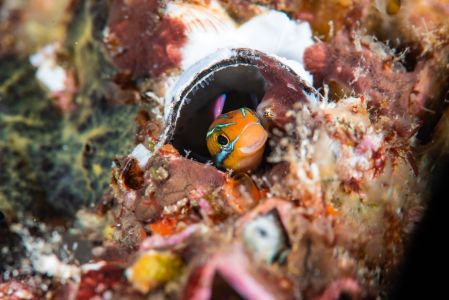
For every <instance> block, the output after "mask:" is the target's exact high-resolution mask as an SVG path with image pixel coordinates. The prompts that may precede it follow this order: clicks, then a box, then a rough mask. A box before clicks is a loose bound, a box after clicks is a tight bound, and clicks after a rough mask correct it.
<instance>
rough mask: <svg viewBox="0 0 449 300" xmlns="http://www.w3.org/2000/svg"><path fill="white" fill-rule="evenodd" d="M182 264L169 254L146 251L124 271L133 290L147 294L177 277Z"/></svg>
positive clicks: (175, 256) (173, 255)
mask: <svg viewBox="0 0 449 300" xmlns="http://www.w3.org/2000/svg"><path fill="white" fill-rule="evenodd" d="M183 267H184V263H183V262H182V260H181V259H180V258H179V257H178V256H177V255H175V254H173V253H171V252H167V251H164V252H157V251H153V250H151V251H148V252H145V253H144V254H142V255H140V257H139V258H138V259H137V260H136V261H135V262H134V264H133V265H132V266H131V267H129V268H128V269H127V271H126V276H127V278H128V280H129V281H130V282H131V283H132V284H133V286H134V288H135V289H137V290H139V291H140V292H142V293H148V292H149V291H151V290H152V289H153V288H155V287H157V286H159V285H160V284H163V283H166V282H168V281H170V280H173V279H175V278H176V277H178V276H179V275H180V274H181V272H182V269H183Z"/></svg>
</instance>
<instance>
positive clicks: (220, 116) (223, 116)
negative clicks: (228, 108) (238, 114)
mask: <svg viewBox="0 0 449 300" xmlns="http://www.w3.org/2000/svg"><path fill="white" fill-rule="evenodd" d="M230 118H231V116H230V115H228V114H222V115H219V116H218V117H217V119H230Z"/></svg>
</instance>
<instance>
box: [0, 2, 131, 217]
mask: <svg viewBox="0 0 449 300" xmlns="http://www.w3.org/2000/svg"><path fill="white" fill-rule="evenodd" d="M101 2H102V1H100V3H101ZM93 3H98V2H96V1H82V2H80V4H79V5H78V6H76V7H75V8H74V10H73V16H72V20H73V21H72V22H71V23H70V24H69V25H68V27H67V28H68V29H67V33H66V40H65V44H64V49H63V51H64V52H66V53H67V55H66V56H65V58H64V61H63V66H64V67H65V68H67V69H69V70H73V71H74V73H75V74H76V78H77V82H78V86H77V88H78V89H77V93H76V94H75V95H74V100H73V101H74V106H75V109H74V110H72V111H68V112H62V111H61V110H60V109H59V108H57V106H56V105H55V100H54V99H52V98H51V97H50V96H49V94H48V92H47V91H46V90H45V89H44V87H43V86H42V85H41V84H40V83H39V82H38V81H37V79H36V77H35V72H36V70H35V69H34V68H33V67H32V66H31V65H30V63H29V61H28V58H27V57H25V56H24V55H20V54H18V55H15V56H8V57H0V66H1V72H0V210H2V211H3V212H4V213H6V215H7V216H8V217H10V218H11V217H14V216H17V215H20V214H21V213H24V212H25V213H31V214H33V215H35V216H36V217H39V218H43V219H48V218H53V217H55V212H59V214H58V215H57V216H64V215H65V216H73V214H74V213H75V212H76V211H77V210H78V209H79V208H80V207H81V206H86V205H92V204H94V203H95V202H96V201H98V200H99V199H100V198H101V197H102V196H103V195H104V193H105V192H106V191H107V190H108V188H109V183H110V178H111V165H112V161H113V159H114V157H115V156H116V155H126V154H127V153H129V151H130V150H131V148H132V146H133V145H134V142H135V140H134V136H135V133H136V124H135V122H134V119H135V116H136V114H137V111H138V109H139V107H138V106H137V105H119V104H114V103H111V101H109V99H108V97H109V95H110V92H109V91H108V90H107V88H106V87H107V86H108V81H109V80H110V78H112V76H113V75H114V73H115V69H114V68H113V67H112V65H111V64H110V63H109V62H108V59H107V56H106V55H105V52H104V49H103V46H102V43H101V41H100V40H99V37H100V36H101V34H100V33H99V31H100V29H101V28H102V22H101V20H102V19H105V18H104V16H101V15H97V14H101V11H107V10H105V9H103V10H101V9H99V8H101V7H98V4H95V5H94V4H93ZM99 20H100V21H99Z"/></svg>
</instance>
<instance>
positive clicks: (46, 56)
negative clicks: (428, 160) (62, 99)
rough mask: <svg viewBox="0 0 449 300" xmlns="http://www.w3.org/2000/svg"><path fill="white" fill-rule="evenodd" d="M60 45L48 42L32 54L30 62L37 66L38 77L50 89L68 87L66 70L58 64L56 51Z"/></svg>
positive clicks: (52, 90) (56, 89) (59, 89)
mask: <svg viewBox="0 0 449 300" xmlns="http://www.w3.org/2000/svg"><path fill="white" fill-rule="evenodd" d="M58 47H59V45H58V44H56V43H53V44H48V45H47V46H45V47H44V48H42V49H41V50H39V51H38V52H37V53H35V54H33V55H31V56H30V63H31V64H32V65H33V66H34V67H36V68H37V72H36V77H37V79H38V80H39V81H40V82H41V83H42V84H43V85H44V86H45V87H46V88H47V89H48V90H49V91H50V92H58V91H63V90H65V89H66V87H65V83H66V80H67V74H66V71H65V70H64V69H63V68H62V67H61V66H60V65H58V64H57V60H56V51H57V49H58Z"/></svg>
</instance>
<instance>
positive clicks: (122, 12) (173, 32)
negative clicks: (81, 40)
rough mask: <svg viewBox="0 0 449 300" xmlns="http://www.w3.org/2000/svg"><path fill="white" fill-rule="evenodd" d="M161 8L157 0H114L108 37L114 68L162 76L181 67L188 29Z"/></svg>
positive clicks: (108, 46)
mask: <svg viewBox="0 0 449 300" xmlns="http://www.w3.org/2000/svg"><path fill="white" fill-rule="evenodd" d="M160 9H161V7H160V4H159V2H158V1H156V0H136V1H124V0H120V1H114V3H113V5H112V7H111V11H110V15H109V19H108V33H107V35H106V36H105V44H106V46H107V48H108V51H109V54H110V55H111V58H112V61H113V63H114V65H116V66H117V67H119V68H121V69H124V70H129V71H131V73H132V74H133V75H134V76H143V75H150V76H160V75H162V74H163V73H164V72H166V71H167V70H169V69H172V68H176V67H177V66H178V65H179V63H180V61H181V53H180V48H181V47H182V46H183V45H184V43H185V42H186V34H185V27H184V25H183V24H182V23H181V22H179V21H177V20H174V19H171V18H169V17H166V16H163V15H162V14H161V13H160Z"/></svg>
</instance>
